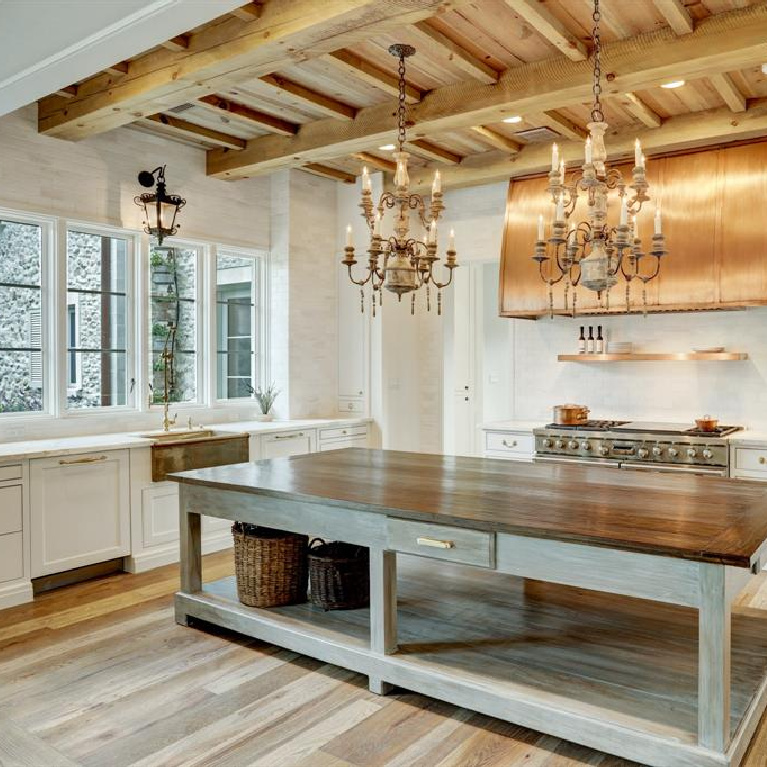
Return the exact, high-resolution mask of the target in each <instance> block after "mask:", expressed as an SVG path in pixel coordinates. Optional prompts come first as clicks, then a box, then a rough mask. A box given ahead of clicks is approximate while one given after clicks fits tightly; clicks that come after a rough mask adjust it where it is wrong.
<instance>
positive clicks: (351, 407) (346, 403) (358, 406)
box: [338, 399, 365, 413]
mask: <svg viewBox="0 0 767 767" xmlns="http://www.w3.org/2000/svg"><path fill="white" fill-rule="evenodd" d="M364 409H365V403H364V402H363V400H361V399H339V400H338V412H339V413H361V412H363V410H364Z"/></svg>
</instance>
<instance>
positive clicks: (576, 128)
mask: <svg viewBox="0 0 767 767" xmlns="http://www.w3.org/2000/svg"><path fill="white" fill-rule="evenodd" d="M525 117H526V119H527V120H528V121H530V120H533V121H535V122H538V124H540V125H546V126H548V127H549V128H551V129H552V130H555V131H556V132H557V133H560V134H561V135H562V136H564V137H565V138H569V139H572V140H573V141H583V140H585V139H586V137H587V136H588V135H589V132H588V131H587V130H586V129H585V128H582V127H581V126H580V125H578V124H577V123H574V122H573V121H572V120H571V119H570V118H568V117H565V116H564V115H562V114H559V112H554V111H553V110H549V111H547V112H540V113H528V114H527V115H525Z"/></svg>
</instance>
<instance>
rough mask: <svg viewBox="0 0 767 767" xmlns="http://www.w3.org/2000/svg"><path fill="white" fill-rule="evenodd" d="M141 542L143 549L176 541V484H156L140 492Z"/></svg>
mask: <svg viewBox="0 0 767 767" xmlns="http://www.w3.org/2000/svg"><path fill="white" fill-rule="evenodd" d="M141 533H142V536H141V540H142V543H143V546H144V548H150V547H152V546H160V545H162V544H163V543H173V542H174V541H178V484H177V483H175V482H157V483H155V484H152V485H150V486H149V487H145V488H144V489H143V490H142V492H141Z"/></svg>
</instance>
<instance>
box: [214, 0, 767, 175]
mask: <svg viewBox="0 0 767 767" xmlns="http://www.w3.org/2000/svg"><path fill="white" fill-rule="evenodd" d="M765 39H767V4H764V3H761V4H759V5H752V6H748V7H745V8H738V9H736V10H733V11H728V12H726V13H722V14H718V15H715V16H710V17H708V18H706V19H703V20H701V21H700V22H699V23H698V25H697V27H696V28H695V31H694V32H692V33H690V34H689V35H685V36H683V37H677V36H676V35H675V34H674V32H673V31H672V30H671V29H669V28H667V27H664V28H662V29H659V30H656V31H654V32H650V33H646V34H643V35H639V36H637V37H634V38H630V39H628V40H621V41H617V42H614V43H611V44H610V45H609V46H607V47H606V48H605V50H604V52H603V55H602V71H603V72H605V73H607V74H609V75H610V77H609V78H608V77H605V79H604V81H603V89H604V95H605V96H606V97H608V96H618V95H620V94H623V93H629V92H636V91H639V90H643V89H645V88H651V87H655V86H657V85H658V84H660V83H662V82H664V81H666V80H671V79H676V78H680V77H682V78H689V79H695V78H700V77H709V76H711V75H712V74H717V73H719V72H721V71H723V70H726V69H729V70H732V69H740V68H745V67H748V66H755V65H759V64H760V63H762V62H763V61H764V56H765V44H764V41H765ZM591 98H592V73H591V70H590V67H589V64H588V62H584V61H570V60H568V59H566V58H565V57H563V56H558V57H556V58H550V59H547V60H544V61H537V62H531V63H528V64H523V65H521V66H518V67H512V68H510V69H507V70H506V71H505V72H503V74H502V75H501V76H500V78H499V80H498V82H497V84H495V85H480V84H478V83H477V82H476V81H471V80H470V81H464V82H461V83H456V84H454V85H447V86H443V87H441V88H437V89H435V90H433V91H431V92H430V93H429V94H428V96H425V97H424V99H423V100H422V101H421V102H420V103H418V104H413V105H412V106H411V107H410V109H409V117H410V119H412V120H413V122H414V123H415V124H416V125H417V126H418V132H419V134H420V135H422V136H428V135H429V134H434V133H437V132H444V131H451V130H456V129H461V128H468V127H470V126H472V125H488V124H490V123H494V122H499V121H500V120H502V119H503V117H505V116H507V115H509V114H521V115H526V114H530V113H535V112H550V111H552V110H555V109H558V108H561V107H566V106H572V105H576V104H586V103H589V102H590V101H591ZM391 112H392V109H391V104H388V103H387V104H379V105H375V106H371V107H364V108H362V109H360V110H359V111H358V113H357V116H356V118H355V119H354V120H353V121H347V122H339V121H338V120H318V121H315V122H310V123H306V124H305V125H303V126H302V127H301V130H300V132H299V134H298V135H297V136H295V137H293V138H290V139H287V138H282V137H278V136H264V137H261V138H257V139H253V140H251V141H249V142H248V146H247V147H246V149H245V150H244V151H242V152H238V153H237V154H236V155H235V154H233V153H230V154H228V155H227V154H224V153H221V152H219V151H218V150H215V149H214V150H211V151H210V152H209V153H208V173H210V174H211V175H215V176H219V177H221V178H237V177H247V176H252V175H256V174H259V173H267V172H270V171H272V170H274V169H276V168H284V167H293V166H295V165H297V164H300V163H301V162H315V161H317V162H321V161H322V160H328V159H330V158H332V157H341V156H346V155H349V154H352V153H353V152H361V151H365V150H366V149H369V148H370V147H371V146H377V145H379V144H383V143H387V142H389V141H390V140H391V135H392V132H393V128H394V125H393V119H392V114H391Z"/></svg>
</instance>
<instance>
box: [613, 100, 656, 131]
mask: <svg viewBox="0 0 767 767" xmlns="http://www.w3.org/2000/svg"><path fill="white" fill-rule="evenodd" d="M618 100H619V101H620V105H621V106H622V107H623V108H624V109H625V110H626V111H627V112H629V113H631V114H632V115H634V117H636V118H637V119H638V120H639V121H640V122H642V123H644V124H645V125H646V126H647V127H648V128H658V127H659V126H660V124H661V122H662V121H661V119H660V115H658V114H657V113H655V112H653V110H652V109H650V107H648V106H647V104H645V103H644V101H642V99H640V98H639V96H637V95H636V93H624V94H623V95H622V96H620V97H619V99H618Z"/></svg>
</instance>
